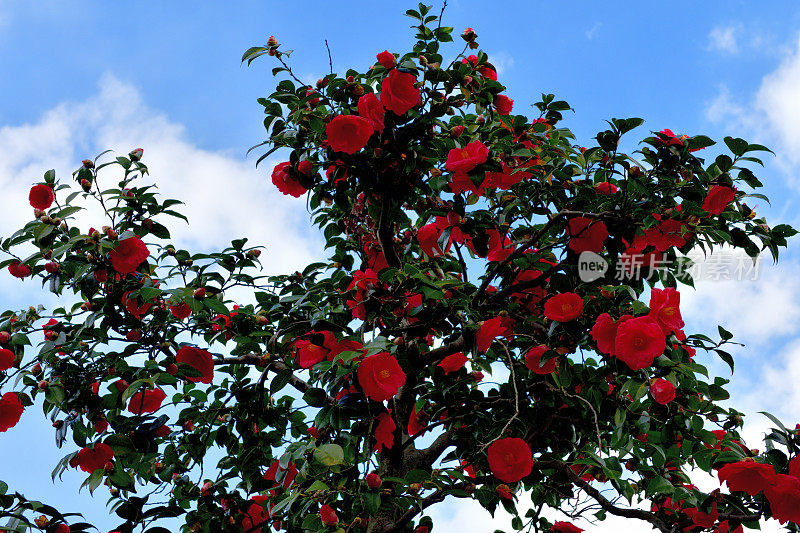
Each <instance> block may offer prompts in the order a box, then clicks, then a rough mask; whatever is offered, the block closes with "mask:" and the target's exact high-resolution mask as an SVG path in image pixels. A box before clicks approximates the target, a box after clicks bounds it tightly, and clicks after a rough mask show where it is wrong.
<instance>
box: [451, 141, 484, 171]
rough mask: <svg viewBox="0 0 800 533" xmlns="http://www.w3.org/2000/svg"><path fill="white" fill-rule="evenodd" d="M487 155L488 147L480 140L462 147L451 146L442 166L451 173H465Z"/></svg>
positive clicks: (482, 161) (481, 161)
mask: <svg viewBox="0 0 800 533" xmlns="http://www.w3.org/2000/svg"><path fill="white" fill-rule="evenodd" d="M487 157H489V148H487V147H486V145H485V144H483V143H482V142H480V141H473V142H471V143H469V144H468V145H466V146H465V147H464V148H453V149H452V150H450V151H449V152H448V153H447V162H445V164H444V166H445V168H446V169H447V170H449V171H450V172H452V173H453V174H466V173H467V172H469V171H470V170H472V169H473V168H475V167H476V166H478V165H480V164H481V163H485V162H486V158H487Z"/></svg>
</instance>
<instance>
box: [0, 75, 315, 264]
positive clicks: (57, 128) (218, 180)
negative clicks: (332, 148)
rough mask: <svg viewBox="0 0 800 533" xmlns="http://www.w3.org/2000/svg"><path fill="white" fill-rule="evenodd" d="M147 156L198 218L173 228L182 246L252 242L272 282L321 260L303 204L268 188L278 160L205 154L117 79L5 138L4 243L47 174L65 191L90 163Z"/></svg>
mask: <svg viewBox="0 0 800 533" xmlns="http://www.w3.org/2000/svg"><path fill="white" fill-rule="evenodd" d="M140 146H141V147H142V148H144V162H146V163H147V165H148V167H149V168H150V171H151V177H150V178H145V181H150V182H155V183H156V184H157V185H158V190H159V192H160V194H162V195H163V197H168V198H177V199H180V200H183V201H184V202H185V203H186V205H185V206H179V208H178V210H179V211H181V212H182V213H184V214H185V215H187V216H188V217H189V220H190V224H189V225H187V224H186V223H184V222H183V221H180V220H179V219H174V220H175V221H174V222H173V221H169V220H167V222H168V224H169V226H170V229H171V230H172V235H173V240H174V241H175V242H176V244H177V245H179V246H182V247H186V248H187V249H189V250H192V251H209V250H214V249H220V248H222V247H224V246H226V245H228V244H229V243H230V240H231V239H234V238H239V237H248V238H249V239H250V243H251V244H259V245H264V246H266V253H265V254H263V255H262V256H261V259H262V262H263V264H264V265H265V270H266V271H267V272H269V273H279V272H287V271H292V270H294V269H297V268H300V267H302V266H304V265H305V264H307V263H309V262H311V261H313V260H314V259H318V258H320V257H321V238H320V237H319V236H318V233H317V232H316V230H315V229H313V228H312V226H311V224H310V222H309V216H308V214H307V213H306V211H305V202H304V201H303V199H293V198H290V197H286V196H283V195H282V194H280V193H279V192H278V191H277V190H276V189H275V187H273V186H272V184H271V183H270V181H269V175H270V172H271V167H272V164H274V163H275V162H276V161H275V160H273V161H269V160H267V161H265V162H264V163H266V164H264V165H263V166H262V167H261V169H258V170H257V169H255V164H254V159H252V158H251V159H250V160H247V159H245V157H244V151H245V150H244V149H242V150H241V152H240V153H239V154H235V155H231V154H226V153H221V152H214V151H209V150H203V149H200V148H198V147H197V146H195V145H193V144H192V142H191V141H190V140H189V139H188V136H187V135H186V133H185V131H184V128H183V126H182V125H180V124H176V123H174V122H171V121H170V120H169V119H168V117H167V116H165V115H164V114H163V113H160V112H158V111H156V110H153V109H150V108H148V107H147V105H146V104H145V103H144V102H143V99H142V97H141V95H140V94H139V92H138V91H137V90H136V88H135V87H133V86H131V85H129V84H126V83H123V82H121V81H119V80H118V79H116V78H114V77H113V76H110V75H107V76H105V77H104V78H103V79H102V80H101V82H100V90H99V92H98V93H97V94H96V95H94V96H92V97H90V98H88V99H86V100H85V101H83V102H77V103H64V104H61V105H59V106H58V107H56V108H54V109H52V110H50V111H48V112H47V113H45V114H44V115H43V116H42V117H41V119H40V120H39V121H37V122H35V123H32V124H24V125H18V126H5V127H2V128H0V187H2V188H3V192H4V194H3V195H2V197H0V235H7V234H9V233H11V232H13V231H14V230H16V229H17V228H18V227H21V226H22V224H24V223H25V221H27V220H29V219H30V216H31V208H30V206H29V205H28V202H27V191H28V189H29V187H30V186H31V183H33V182H35V181H40V180H41V179H42V174H43V172H44V171H45V170H46V169H48V168H55V169H56V175H57V176H59V177H60V179H61V180H62V181H65V182H70V181H71V177H70V173H71V172H72V170H74V169H75V168H77V167H78V166H79V165H80V160H81V159H83V158H86V157H89V158H91V157H93V156H94V154H96V153H99V152H100V151H102V150H104V149H113V150H115V152H117V153H116V155H124V154H127V152H129V151H130V150H131V149H133V148H136V147H140ZM100 180H101V183H102V182H103V181H105V183H104V185H105V186H106V187H111V186H114V185H116V183H115V181H116V176H115V175H113V174H112V173H107V174H103V173H102V171H101V174H100ZM98 215H99V212H98V211H97V210H96V208H95V209H92V210H91V211H89V212H88V213H87V214H85V215H83V216H82V220H81V222H80V227H82V228H83V229H84V230H86V229H88V225H93V226H95V227H100V226H102V225H103V224H105V222H104V221H103V220H101V219H100V218H99V217H98ZM84 225H86V227H85V228H84V227H83V226H84ZM4 277H5V276H4Z"/></svg>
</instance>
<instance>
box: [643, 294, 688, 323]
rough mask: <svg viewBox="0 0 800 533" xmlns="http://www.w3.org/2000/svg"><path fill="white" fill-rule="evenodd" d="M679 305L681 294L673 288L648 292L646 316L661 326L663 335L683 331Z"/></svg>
mask: <svg viewBox="0 0 800 533" xmlns="http://www.w3.org/2000/svg"><path fill="white" fill-rule="evenodd" d="M680 305H681V293H679V292H678V291H677V290H675V288H674V287H667V288H666V289H653V290H652V291H651V292H650V314H649V315H648V316H649V317H650V318H652V319H653V320H654V321H656V322H657V323H658V325H659V326H661V331H663V332H664V335H669V334H670V333H673V332H674V333H677V332H678V331H680V330H681V329H683V326H684V323H683V318H682V317H681V309H680Z"/></svg>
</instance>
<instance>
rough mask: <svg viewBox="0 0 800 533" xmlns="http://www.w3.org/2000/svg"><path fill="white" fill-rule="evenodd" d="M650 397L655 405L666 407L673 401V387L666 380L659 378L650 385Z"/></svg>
mask: <svg viewBox="0 0 800 533" xmlns="http://www.w3.org/2000/svg"><path fill="white" fill-rule="evenodd" d="M650 395H651V396H652V397H653V400H655V402H656V403H660V404H661V405H667V404H668V403H669V402H671V401H672V400H674V399H675V385H673V384H672V382H670V381H668V380H666V379H662V378H659V379H657V380H655V381H653V383H651V384H650Z"/></svg>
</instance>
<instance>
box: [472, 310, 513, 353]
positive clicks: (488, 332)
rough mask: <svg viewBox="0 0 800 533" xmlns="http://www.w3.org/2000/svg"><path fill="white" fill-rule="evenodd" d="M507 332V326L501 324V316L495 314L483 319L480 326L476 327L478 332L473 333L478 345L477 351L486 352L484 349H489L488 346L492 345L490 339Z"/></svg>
mask: <svg viewBox="0 0 800 533" xmlns="http://www.w3.org/2000/svg"><path fill="white" fill-rule="evenodd" d="M512 331H513V328H512ZM507 334H509V331H508V327H507V326H506V325H504V324H503V317H501V316H496V317H494V318H490V319H489V320H484V322H483V324H481V327H480V328H479V329H478V332H477V333H476V334H475V342H476V344H477V346H478V352H479V353H486V350H488V349H489V346H491V345H492V341H493V340H494V339H495V338H497V336H498V335H507Z"/></svg>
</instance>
